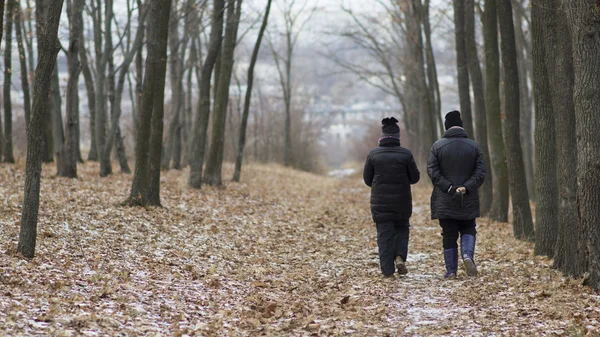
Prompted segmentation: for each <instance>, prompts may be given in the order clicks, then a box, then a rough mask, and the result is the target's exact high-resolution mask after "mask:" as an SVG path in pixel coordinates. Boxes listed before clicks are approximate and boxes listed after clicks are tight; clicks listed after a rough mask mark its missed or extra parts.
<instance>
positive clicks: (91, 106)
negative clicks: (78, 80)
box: [79, 14, 98, 161]
mask: <svg viewBox="0 0 600 337" xmlns="http://www.w3.org/2000/svg"><path fill="white" fill-rule="evenodd" d="M80 15H81V18H80V19H79V20H81V22H82V23H83V14H80ZM79 38H80V39H81V48H79V59H80V61H81V72H82V74H83V78H84V82H85V90H86V92H87V98H88V111H89V115H90V152H89V153H88V160H89V161H98V148H97V145H96V90H95V89H94V78H93V76H92V71H91V70H90V64H89V61H88V58H87V54H86V50H85V38H84V35H83V24H82V25H81V29H80V31H79Z"/></svg>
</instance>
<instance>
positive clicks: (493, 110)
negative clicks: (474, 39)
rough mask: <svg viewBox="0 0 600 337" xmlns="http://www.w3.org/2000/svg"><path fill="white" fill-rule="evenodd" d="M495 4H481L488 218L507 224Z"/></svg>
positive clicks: (506, 179)
mask: <svg viewBox="0 0 600 337" xmlns="http://www.w3.org/2000/svg"><path fill="white" fill-rule="evenodd" d="M496 1H497V0H485V10H484V20H483V35H484V48H485V81H486V83H485V107H486V124H487V131H488V144H489V146H490V158H491V162H492V171H493V174H494V177H493V189H492V191H493V198H492V199H493V203H492V208H491V209H490V213H489V217H490V218H491V219H492V220H495V221H500V222H507V221H508V168H507V166H506V156H505V152H504V141H503V140H502V119H501V113H500V111H501V110H500V87H499V86H500V59H499V56H498V21H497V15H496V13H497V11H496Z"/></svg>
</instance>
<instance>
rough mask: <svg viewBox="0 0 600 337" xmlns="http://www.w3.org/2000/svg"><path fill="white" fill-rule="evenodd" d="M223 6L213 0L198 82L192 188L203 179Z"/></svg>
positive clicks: (198, 185) (220, 37) (192, 156)
mask: <svg viewBox="0 0 600 337" xmlns="http://www.w3.org/2000/svg"><path fill="white" fill-rule="evenodd" d="M224 7H225V6H224V0H214V5H213V17H212V26H211V27H212V28H211V32H210V42H209V47H208V52H207V54H206V59H205V60H204V64H203V65H202V75H201V77H200V83H199V86H200V98H199V100H198V114H197V115H196V121H195V122H194V134H193V138H192V150H191V155H190V159H191V160H190V166H191V169H190V178H189V181H188V184H189V185H190V186H191V187H193V188H200V186H201V185H202V180H203V179H202V166H203V163H204V152H205V149H206V133H207V129H208V119H209V117H210V79H211V75H212V72H213V68H214V66H215V62H216V61H217V56H218V54H219V49H220V47H221V41H222V39H223V9H224Z"/></svg>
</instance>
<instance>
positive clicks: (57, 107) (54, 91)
mask: <svg viewBox="0 0 600 337" xmlns="http://www.w3.org/2000/svg"><path fill="white" fill-rule="evenodd" d="M50 112H51V114H52V131H53V136H52V138H53V139H54V157H55V162H56V172H57V174H58V176H62V175H63V173H62V168H63V167H64V164H63V160H64V158H63V150H64V149H63V147H64V146H65V133H64V128H63V118H62V99H61V97H60V82H59V79H58V64H56V65H55V69H54V75H52V81H51V82H50Z"/></svg>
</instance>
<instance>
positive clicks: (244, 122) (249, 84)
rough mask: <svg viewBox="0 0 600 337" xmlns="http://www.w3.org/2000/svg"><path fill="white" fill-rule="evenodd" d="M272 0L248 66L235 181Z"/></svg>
mask: <svg viewBox="0 0 600 337" xmlns="http://www.w3.org/2000/svg"><path fill="white" fill-rule="evenodd" d="M271 2H272V1H271V0H267V8H266V9H265V14H264V16H263V21H262V25H261V26H260V30H259V31H258V37H257V38H256V43H255V44H254V50H253V51H252V57H251V58H250V66H249V67H248V81H247V85H246V97H245V99H244V112H243V114H242V124H241V126H240V136H239V138H238V147H237V156H236V159H235V170H234V172H233V179H232V180H233V181H240V176H241V172H242V162H243V160H244V147H245V146H246V129H247V128H248V115H249V114H250V100H251V98H252V86H253V84H254V66H255V65H256V60H257V59H258V52H259V51H260V44H261V42H262V38H263V35H264V33H265V29H267V24H268V22H269V13H270V12H271Z"/></svg>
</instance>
